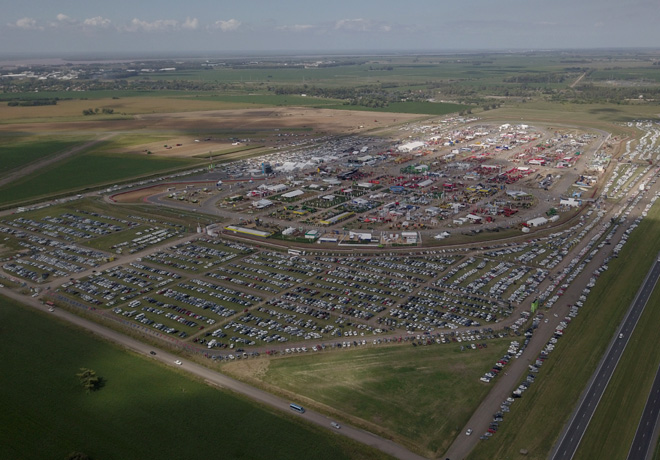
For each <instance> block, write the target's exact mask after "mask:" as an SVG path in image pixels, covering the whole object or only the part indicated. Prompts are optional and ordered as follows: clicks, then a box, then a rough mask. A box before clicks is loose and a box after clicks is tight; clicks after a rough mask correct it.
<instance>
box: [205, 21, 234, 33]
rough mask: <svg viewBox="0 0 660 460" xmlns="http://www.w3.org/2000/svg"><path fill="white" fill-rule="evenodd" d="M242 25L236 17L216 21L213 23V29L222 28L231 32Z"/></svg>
mask: <svg viewBox="0 0 660 460" xmlns="http://www.w3.org/2000/svg"><path fill="white" fill-rule="evenodd" d="M239 27H241V21H238V20H236V19H229V20H227V21H215V22H214V23H213V26H212V28H213V29H220V30H222V31H223V32H231V31H232V30H236V29H238V28H239Z"/></svg>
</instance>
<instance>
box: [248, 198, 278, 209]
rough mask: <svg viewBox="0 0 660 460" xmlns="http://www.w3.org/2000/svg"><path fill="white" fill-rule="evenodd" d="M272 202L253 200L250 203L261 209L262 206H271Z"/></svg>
mask: <svg viewBox="0 0 660 460" xmlns="http://www.w3.org/2000/svg"><path fill="white" fill-rule="evenodd" d="M272 204H273V202H272V201H270V200H259V201H255V202H253V203H252V206H254V207H255V208H257V209H262V208H267V207H268V206H271V205H272Z"/></svg>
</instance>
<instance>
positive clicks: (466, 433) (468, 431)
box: [465, 428, 472, 436]
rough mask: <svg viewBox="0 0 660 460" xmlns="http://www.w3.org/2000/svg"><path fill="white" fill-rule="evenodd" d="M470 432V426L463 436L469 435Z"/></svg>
mask: <svg viewBox="0 0 660 460" xmlns="http://www.w3.org/2000/svg"><path fill="white" fill-rule="evenodd" d="M471 434H472V428H468V429H467V431H466V432H465V436H470V435H471Z"/></svg>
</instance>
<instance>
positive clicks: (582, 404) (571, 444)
mask: <svg viewBox="0 0 660 460" xmlns="http://www.w3.org/2000/svg"><path fill="white" fill-rule="evenodd" d="M658 277H660V261H659V260H658V259H656V261H655V262H654V264H653V267H652V268H651V270H649V272H648V273H647V275H646V279H645V280H644V283H643V284H642V286H641V287H640V289H639V291H638V292H637V295H636V296H635V299H634V300H633V302H632V304H631V306H630V308H629V309H628V313H626V316H625V318H624V319H623V321H622V323H621V327H620V328H619V330H618V332H617V335H616V336H615V337H614V339H613V340H612V342H611V343H610V346H609V348H608V349H607V351H606V353H605V356H604V357H603V359H602V360H601V362H600V364H599V366H598V368H597V369H596V372H595V373H594V375H593V376H592V377H591V379H590V380H589V383H588V385H587V390H586V391H585V392H584V393H583V395H582V397H581V398H580V401H579V402H578V405H577V408H576V409H575V411H574V412H573V415H572V417H571V419H570V421H569V423H568V425H567V427H566V428H565V429H564V431H563V433H562V435H561V436H560V438H559V442H558V444H557V445H556V446H555V448H554V450H553V452H552V454H551V456H550V458H551V459H552V460H570V459H572V458H573V456H574V455H575V452H576V451H577V448H578V446H579V445H580V441H581V440H582V437H583V436H584V433H585V431H586V430H587V427H588V426H589V422H590V421H591V418H592V417H593V414H594V412H595V411H596V408H597V407H598V403H599V402H600V399H601V398H602V396H603V393H604V392H605V389H606V388H607V384H608V383H609V381H610V377H611V376H612V374H613V373H614V371H615V369H616V366H617V364H618V362H619V359H620V358H621V355H622V354H623V351H624V350H625V348H626V344H627V343H628V340H629V338H630V336H631V335H632V332H633V331H634V330H635V326H636V325H637V321H638V320H639V318H640V316H641V315H642V312H643V311H644V307H645V306H646V302H647V301H648V299H649V297H650V295H651V293H652V292H653V289H654V287H655V285H656V283H657V281H658Z"/></svg>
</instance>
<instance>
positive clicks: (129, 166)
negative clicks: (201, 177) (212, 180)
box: [0, 154, 198, 204]
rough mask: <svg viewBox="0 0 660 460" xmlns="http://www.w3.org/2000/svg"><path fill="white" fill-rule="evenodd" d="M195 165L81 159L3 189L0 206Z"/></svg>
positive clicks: (138, 159) (186, 161)
mask: <svg viewBox="0 0 660 460" xmlns="http://www.w3.org/2000/svg"><path fill="white" fill-rule="evenodd" d="M196 163H198V162H197V161H194V160H189V159H174V158H156V157H153V156H150V157H148V156H146V155H140V156H138V155H119V154H118V155H101V154H98V155H96V154H94V155H92V154H83V155H78V156H75V157H73V158H71V159H68V160H65V161H63V162H61V163H58V164H56V165H54V166H52V167H50V168H48V169H46V170H43V171H39V172H36V173H35V174H32V175H30V176H28V177H25V178H23V179H21V180H19V181H16V182H12V183H11V184H9V185H8V186H6V187H3V188H2V189H0V204H7V203H14V202H21V201H26V200H30V199H34V198H36V197H46V196H48V195H53V194H58V193H63V192H67V191H78V190H83V189H85V188H87V187H93V186H96V185H98V184H112V183H113V182H120V181H123V180H126V179H129V178H132V177H133V178H135V177H140V176H145V175H151V174H157V173H159V172H162V171H167V170H171V169H175V168H181V167H184V166H193V165H194V164H196Z"/></svg>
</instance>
